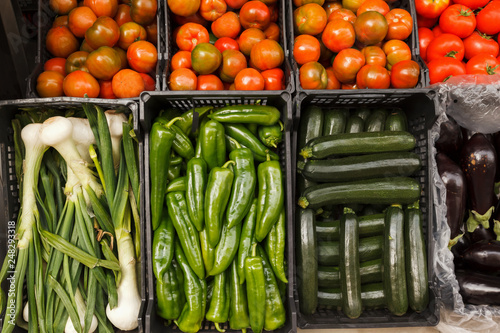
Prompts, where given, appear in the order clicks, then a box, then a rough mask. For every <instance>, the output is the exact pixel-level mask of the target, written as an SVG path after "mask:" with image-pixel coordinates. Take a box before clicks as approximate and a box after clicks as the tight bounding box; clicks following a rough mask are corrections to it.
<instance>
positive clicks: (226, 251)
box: [208, 223, 241, 275]
mask: <svg viewBox="0 0 500 333" xmlns="http://www.w3.org/2000/svg"><path fill="white" fill-rule="evenodd" d="M240 233H241V224H238V225H236V226H234V227H233V228H231V229H229V227H228V226H227V223H225V224H224V226H223V227H222V236H221V238H220V241H219V244H217V247H216V248H215V260H214V267H213V268H212V269H211V270H210V272H209V273H208V275H217V274H219V273H221V272H224V271H225V270H226V269H227V268H228V267H229V265H231V262H232V261H233V259H234V256H236V253H238V246H239V243H240Z"/></svg>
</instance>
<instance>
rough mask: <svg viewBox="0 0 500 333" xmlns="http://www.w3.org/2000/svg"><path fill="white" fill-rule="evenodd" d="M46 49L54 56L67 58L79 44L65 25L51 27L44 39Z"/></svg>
mask: <svg viewBox="0 0 500 333" xmlns="http://www.w3.org/2000/svg"><path fill="white" fill-rule="evenodd" d="M45 45H46V47H47V50H48V51H49V52H50V54H52V55H53V56H54V57H60V58H67V57H68V56H69V55H70V54H71V53H73V52H75V51H77V50H78V47H79V46H80V44H79V43H78V40H77V39H76V37H75V36H74V35H73V34H72V33H71V31H70V30H69V29H68V28H67V27H57V28H51V29H50V30H49V32H48V33H47V37H46V40H45Z"/></svg>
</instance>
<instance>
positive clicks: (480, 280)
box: [455, 270, 500, 305]
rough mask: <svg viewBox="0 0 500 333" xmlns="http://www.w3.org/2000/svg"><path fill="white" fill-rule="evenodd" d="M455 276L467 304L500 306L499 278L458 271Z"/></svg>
mask: <svg viewBox="0 0 500 333" xmlns="http://www.w3.org/2000/svg"><path fill="white" fill-rule="evenodd" d="M455 274H456V276H457V280H458V285H459V286H460V295H462V298H463V300H464V302H465V303H469V304H476V305H482V304H484V305H500V279H499V278H498V277H497V276H494V275H487V274H481V273H477V272H474V271H465V270H457V271H456V272H455Z"/></svg>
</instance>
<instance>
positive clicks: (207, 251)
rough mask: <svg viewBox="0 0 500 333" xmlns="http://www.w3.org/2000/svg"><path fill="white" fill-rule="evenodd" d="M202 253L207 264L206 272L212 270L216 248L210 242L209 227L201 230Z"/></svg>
mask: <svg viewBox="0 0 500 333" xmlns="http://www.w3.org/2000/svg"><path fill="white" fill-rule="evenodd" d="M200 244H201V255H202V256H203V263H204V264H205V272H207V273H208V272H210V271H211V270H212V268H213V267H214V261H215V248H213V247H211V246H210V243H209V242H208V234H207V228H205V229H203V230H202V231H200Z"/></svg>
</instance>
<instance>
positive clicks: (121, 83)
mask: <svg viewBox="0 0 500 333" xmlns="http://www.w3.org/2000/svg"><path fill="white" fill-rule="evenodd" d="M112 86H113V92H114V93H115V95H116V97H118V98H134V97H139V95H140V94H141V92H143V91H144V88H145V86H144V80H143V79H142V76H141V75H140V74H139V73H137V72H136V71H133V70H131V69H122V70H120V71H119V72H118V73H116V74H115V76H113V80H112Z"/></svg>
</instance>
